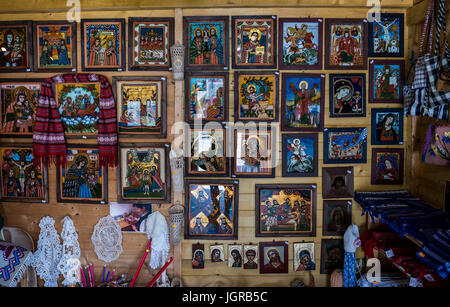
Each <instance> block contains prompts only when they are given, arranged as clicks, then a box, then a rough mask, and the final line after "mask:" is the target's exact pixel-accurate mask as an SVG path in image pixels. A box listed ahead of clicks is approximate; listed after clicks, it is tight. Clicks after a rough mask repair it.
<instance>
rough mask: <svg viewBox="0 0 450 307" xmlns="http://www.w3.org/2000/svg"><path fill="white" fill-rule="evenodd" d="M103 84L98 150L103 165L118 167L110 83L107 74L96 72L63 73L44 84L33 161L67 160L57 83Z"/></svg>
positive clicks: (114, 116) (61, 162)
mask: <svg viewBox="0 0 450 307" xmlns="http://www.w3.org/2000/svg"><path fill="white" fill-rule="evenodd" d="M86 82H99V83H100V93H99V96H100V99H99V109H100V112H99V120H98V136H97V141H98V149H99V155H100V165H101V166H111V167H114V166H117V127H116V109H115V102H114V97H113V93H112V90H111V86H110V84H109V82H108V80H107V79H106V77H104V76H101V75H97V74H62V75H58V76H55V77H52V78H48V79H45V80H44V81H43V82H42V84H41V92H40V96H39V103H38V107H37V111H36V122H35V125H34V132H33V155H34V163H36V164H39V163H40V162H43V163H44V165H46V166H48V164H49V162H50V161H52V162H53V163H55V164H56V165H64V164H65V163H66V141H65V138H64V128H63V124H62V121H61V115H60V112H59V110H58V106H57V103H56V99H55V94H54V89H53V85H55V84H58V83H86Z"/></svg>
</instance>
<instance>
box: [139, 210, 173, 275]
mask: <svg viewBox="0 0 450 307" xmlns="http://www.w3.org/2000/svg"><path fill="white" fill-rule="evenodd" d="M139 230H140V231H142V232H145V233H147V237H148V239H150V238H151V239H152V246H151V253H150V267H151V268H152V269H157V268H159V267H161V266H163V265H164V264H165V263H166V260H167V257H168V255H169V250H170V244H169V227H168V226H167V222H166V218H165V216H164V215H162V214H161V213H159V212H158V211H155V212H153V213H152V214H150V215H149V216H148V217H147V219H146V220H145V221H144V222H143V223H141V226H140V227H139Z"/></svg>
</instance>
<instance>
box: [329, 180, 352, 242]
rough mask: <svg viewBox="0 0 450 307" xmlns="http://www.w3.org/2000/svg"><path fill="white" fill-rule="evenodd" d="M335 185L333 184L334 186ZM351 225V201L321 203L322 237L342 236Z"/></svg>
mask: <svg viewBox="0 0 450 307" xmlns="http://www.w3.org/2000/svg"><path fill="white" fill-rule="evenodd" d="M335 180H336V179H335ZM344 180H345V179H344ZM338 181H339V179H338ZM338 181H337V182H336V183H337V184H339V183H338ZM336 183H335V184H334V185H335V186H336ZM351 223H352V201H351V200H324V201H323V222H322V232H323V235H324V236H343V235H344V233H345V231H346V230H347V227H348V226H350V225H351Z"/></svg>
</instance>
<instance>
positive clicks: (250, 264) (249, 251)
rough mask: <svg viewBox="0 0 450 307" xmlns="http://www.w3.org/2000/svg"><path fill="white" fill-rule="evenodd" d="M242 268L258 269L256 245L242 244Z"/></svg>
mask: <svg viewBox="0 0 450 307" xmlns="http://www.w3.org/2000/svg"><path fill="white" fill-rule="evenodd" d="M243 254H244V255H243V256H244V265H243V267H244V270H256V269H258V245H244V253H243Z"/></svg>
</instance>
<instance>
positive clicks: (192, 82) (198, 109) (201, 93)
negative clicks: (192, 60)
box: [184, 72, 229, 124]
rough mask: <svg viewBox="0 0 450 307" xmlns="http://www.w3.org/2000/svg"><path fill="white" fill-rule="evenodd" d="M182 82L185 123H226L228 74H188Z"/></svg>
mask: <svg viewBox="0 0 450 307" xmlns="http://www.w3.org/2000/svg"><path fill="white" fill-rule="evenodd" d="M184 80H185V81H184V82H185V89H184V90H185V104H184V105H185V109H184V118H185V121H186V122H187V123H190V124H192V123H194V122H203V121H205V122H208V121H217V122H227V121H228V90H229V89H228V72H206V73H205V72H188V73H186V74H185V78H184Z"/></svg>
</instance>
